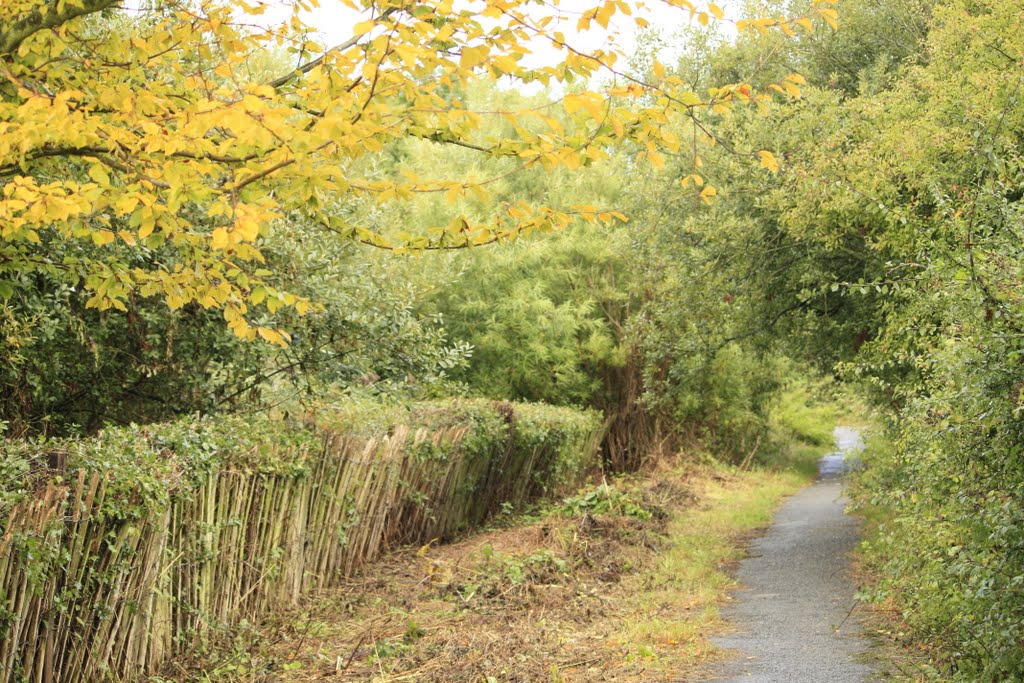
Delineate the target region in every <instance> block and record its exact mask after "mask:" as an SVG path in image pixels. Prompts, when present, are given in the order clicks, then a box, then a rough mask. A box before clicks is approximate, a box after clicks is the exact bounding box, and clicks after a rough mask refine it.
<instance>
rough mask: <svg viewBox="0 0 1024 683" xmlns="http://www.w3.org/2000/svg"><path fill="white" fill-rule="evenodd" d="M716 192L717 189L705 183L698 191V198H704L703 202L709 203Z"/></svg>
mask: <svg viewBox="0 0 1024 683" xmlns="http://www.w3.org/2000/svg"><path fill="white" fill-rule="evenodd" d="M717 194H718V190H716V189H715V188H713V187H711V186H710V185H705V186H704V189H703V190H701V191H700V198H701V199H703V200H704V203H705V204H710V203H711V198H712V197H714V196H715V195H717Z"/></svg>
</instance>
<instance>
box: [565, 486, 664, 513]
mask: <svg viewBox="0 0 1024 683" xmlns="http://www.w3.org/2000/svg"><path fill="white" fill-rule="evenodd" d="M559 511H560V512H562V513H564V514H568V515H574V516H575V515H581V514H584V513H591V514H597V515H602V514H617V515H622V516H625V517H636V518H637V519H645V520H646V519H650V518H651V516H652V514H653V513H652V512H651V510H650V509H649V508H648V507H646V506H644V504H643V501H641V500H638V499H637V498H636V496H635V495H633V494H632V493H631V492H630V491H623V490H622V489H620V488H617V487H613V486H609V485H608V483H607V482H604V483H602V484H601V485H600V486H597V487H594V488H592V489H590V490H589V491H586V492H584V493H581V494H580V495H578V496H573V497H570V498H566V499H564V500H563V501H562V504H561V506H559Z"/></svg>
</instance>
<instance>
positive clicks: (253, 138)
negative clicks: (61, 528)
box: [0, 0, 836, 345]
mask: <svg viewBox="0 0 1024 683" xmlns="http://www.w3.org/2000/svg"><path fill="white" fill-rule="evenodd" d="M345 4H347V5H348V6H350V7H352V8H355V9H361V10H363V11H364V13H365V16H366V17H367V19H366V20H365V21H362V22H360V23H358V24H356V25H355V26H353V27H352V37H351V38H350V39H349V40H347V41H346V42H344V43H342V44H341V45H338V46H335V47H333V48H329V49H325V48H324V46H321V45H317V44H315V43H312V42H309V41H307V40H306V38H305V36H307V35H309V34H310V33H311V31H310V28H309V27H308V26H306V25H305V24H304V23H303V21H302V19H301V11H300V10H301V9H302V6H303V3H296V4H295V6H294V13H293V14H292V16H291V17H289V19H288V20H287V21H286V22H284V23H282V24H280V25H274V26H271V27H269V28H263V27H259V26H258V22H254V21H253V19H252V17H253V16H258V15H260V14H261V13H263V12H264V10H265V6H264V5H262V4H253V3H249V2H245V1H244V0H208V1H191V0H171V1H169V2H153V3H147V4H144V5H143V6H142V8H141V9H139V10H138V11H127V10H123V9H117V8H115V5H114V2H113V1H112V0H66V1H62V2H54V1H53V0H15V1H14V2H5V3H3V6H2V7H0V27H2V28H0V187H2V190H0V237H2V241H0V296H2V297H4V298H8V297H10V296H12V294H13V293H14V292H15V291H17V290H18V289H19V288H23V287H26V286H28V281H29V280H31V279H32V278H38V277H42V278H44V279H55V280H59V281H62V282H64V283H66V284H68V285H69V286H73V287H84V289H85V290H86V291H87V292H88V299H87V302H86V305H87V306H88V307H91V308H98V309H106V308H115V309H120V310H125V309H126V308H127V302H128V299H129V298H130V297H132V296H141V297H161V298H162V299H163V300H164V301H166V303H167V304H168V305H169V306H170V307H171V308H172V309H177V308H180V307H182V306H185V305H186V304H190V303H195V304H198V305H199V306H201V307H203V308H206V309H213V310H220V311H222V313H223V317H224V318H225V319H226V321H227V323H228V325H229V326H230V328H231V329H232V330H233V331H234V332H235V333H236V334H237V335H239V336H241V337H245V338H250V339H251V338H255V337H257V336H260V337H263V338H264V339H266V340H268V341H271V342H275V343H279V344H281V345H285V344H286V343H287V339H288V335H287V334H286V333H285V332H283V331H282V330H279V329H277V325H276V324H275V323H274V322H273V314H274V313H275V312H276V311H278V310H279V309H282V308H285V307H291V308H294V309H295V310H296V311H297V312H298V313H299V314H300V315H301V314H304V313H305V312H307V311H308V310H310V308H311V307H313V306H314V305H316V302H315V301H313V300H310V299H309V298H306V297H303V296H300V295H297V294H295V293H292V292H289V291H285V290H282V289H280V288H278V287H275V286H273V284H272V283H271V282H269V281H268V280H267V276H268V275H270V271H269V270H268V269H267V268H266V267H265V266H264V261H265V255H264V253H263V248H262V241H263V240H264V239H265V238H266V237H267V236H268V235H269V234H270V233H271V232H272V231H273V230H274V229H275V226H277V225H279V224H280V223H281V222H283V221H288V220H293V219H295V218H296V217H301V218H302V219H303V221H305V222H306V223H308V224H312V225H315V226H317V227H318V228H319V229H321V230H325V231H330V232H333V233H337V234H340V235H342V236H344V237H346V238H350V239H352V240H357V241H360V242H365V243H368V244H371V245H374V246H377V247H383V248H387V249H397V250H404V249H444V248H460V247H466V246H471V245H480V244H487V243H491V242H496V241H500V240H504V239H507V238H510V237H514V236H516V235H519V234H522V233H528V232H532V231H538V230H550V229H555V228H559V227H563V226H565V225H567V224H569V223H570V222H571V221H573V220H574V219H576V218H582V219H585V220H589V221H600V220H605V221H607V220H612V219H613V218H616V217H621V215H619V214H616V213H614V212H611V211H599V210H598V208H600V207H597V208H595V207H590V206H557V207H552V206H544V205H530V204H527V203H525V202H524V203H519V204H514V205H513V204H503V205H499V206H497V207H496V208H495V209H494V210H493V211H492V212H491V213H490V215H489V216H487V217H486V218H484V219H474V220H470V218H469V217H467V216H465V215H461V214H460V213H459V212H457V211H452V212H451V214H450V215H449V216H447V220H444V221H442V222H439V223H438V224H436V225H433V226H431V227H430V228H428V229H426V230H425V231H422V232H420V233H419V234H415V235H406V236H404V237H402V236H399V237H397V238H396V237H393V236H389V235H386V234H385V233H386V232H387V231H386V230H383V229H381V228H380V227H379V226H376V225H373V224H372V223H370V224H363V223H359V222H356V221H353V220H352V217H351V216H349V215H348V214H347V213H346V205H347V203H348V202H349V201H350V199H354V198H362V199H365V198H370V199H372V200H373V201H375V202H378V203H380V204H392V203H399V204H400V203H401V202H403V201H407V200H408V199H409V198H411V197H413V196H415V195H419V194H424V193H426V194H430V193H437V194H442V195H445V196H447V197H449V198H451V199H452V200H457V199H458V198H459V197H460V196H462V195H464V194H467V193H475V194H477V195H486V193H487V186H488V180H489V179H488V178H484V177H463V176H460V175H458V174H450V173H448V174H446V173H444V172H440V173H436V174H429V175H419V174H413V173H411V172H403V173H400V174H399V175H398V176H396V177H388V178H383V179H381V178H374V177H372V176H371V175H369V174H367V172H366V162H367V160H368V159H372V158H374V157H375V156H376V155H381V154H383V153H386V151H387V149H388V148H389V147H390V146H392V145H393V144H395V143H396V142H398V141H402V140H408V139H420V140H427V141H430V142H431V143H433V144H437V145H444V146H458V147H461V148H465V149H469V150H472V151H473V152H475V153H477V154H479V155H482V156H483V157H486V158H509V159H514V160H515V161H516V163H517V164H518V166H520V167H530V166H541V167H544V168H548V169H550V168H556V167H565V168H570V169H572V168H576V167H579V166H582V165H587V164H589V163H591V162H593V161H595V160H598V159H602V158H605V157H606V155H607V149H608V148H609V146H611V145H616V144H621V143H623V142H628V143H629V144H632V145H634V147H635V149H636V151H637V153H638V154H639V155H641V156H644V157H646V158H647V159H649V160H650V161H651V162H652V163H654V164H655V165H660V164H662V163H663V161H664V155H666V154H674V153H677V152H679V151H680V149H681V148H683V146H684V141H683V140H684V138H683V136H681V135H680V134H678V133H677V132H674V131H672V130H670V129H668V128H667V127H666V126H665V125H664V124H665V122H666V121H667V120H668V118H669V117H670V116H673V115H675V114H683V115H684V116H686V117H687V119H688V120H689V122H690V128H689V130H688V135H687V142H686V145H690V144H691V143H692V145H694V146H696V145H705V144H714V143H715V141H716V138H715V137H714V134H713V132H712V131H711V130H710V129H709V128H708V126H707V125H706V124H705V122H704V121H703V116H704V114H705V113H706V112H718V113H722V112H726V111H728V110H730V109H731V108H733V107H734V106H736V105H737V104H742V103H748V102H759V103H764V102H766V101H768V100H770V99H771V98H772V97H773V96H774V94H781V95H782V96H784V97H798V96H799V94H800V92H799V85H800V83H801V82H802V79H801V78H800V77H799V76H795V75H786V76H785V77H784V78H783V79H782V80H781V81H780V82H778V83H768V84H764V85H763V87H762V88H761V89H755V88H754V87H753V86H752V85H751V84H749V83H746V82H735V83H722V84H716V85H715V86H713V87H707V85H706V84H703V85H701V87H699V88H698V87H696V86H695V84H693V83H688V82H686V81H684V80H683V79H681V78H679V77H677V76H674V75H671V74H668V73H666V71H665V70H664V69H663V68H662V67H661V66H660V65H659V64H657V63H655V66H654V69H653V71H652V76H651V78H650V79H649V80H642V79H639V78H637V77H634V76H630V75H628V74H627V72H626V71H625V70H622V69H620V68H619V66H618V63H619V58H620V54H619V52H617V51H616V50H614V49H599V50H594V51H590V52H584V51H581V50H578V49H576V48H574V47H573V45H571V44H569V41H568V40H567V38H566V36H565V31H566V30H567V29H566V28H565V27H564V23H565V21H566V17H567V16H568V15H564V14H561V13H560V12H559V10H558V7H557V3H555V4H554V5H548V4H547V3H538V2H532V1H531V0H488V1H487V2H485V3H482V4H481V5H480V7H479V8H477V10H478V11H470V10H469V9H460V8H458V7H456V6H455V5H454V4H453V3H452V2H448V1H446V2H439V3H422V4H421V3H414V2H408V1H406V0H385V1H383V2H364V3H362V4H356V3H354V2H346V3H345ZM670 4H672V5H674V6H676V7H678V8H679V9H680V12H681V15H680V16H681V18H682V17H685V16H686V15H687V14H688V15H689V16H690V17H691V18H692V19H693V20H695V21H696V22H698V23H700V24H707V23H708V22H710V21H719V20H724V19H725V15H724V13H723V11H722V10H721V8H719V7H718V6H717V5H715V4H708V5H706V6H697V5H695V4H693V3H691V2H689V0H672V2H671V3H670ZM632 10H633V5H632V4H631V3H629V2H624V1H621V0H605V1H603V2H594V3H592V4H591V5H590V6H589V7H588V8H587V9H586V10H585V11H584V12H582V13H580V14H578V15H575V14H574V15H572V20H571V21H572V22H573V23H574V25H573V27H572V28H573V29H574V30H577V31H583V32H586V31H590V30H594V31H604V30H606V29H607V27H608V26H609V22H610V21H612V19H613V17H615V16H616V15H631V14H632ZM835 17H836V14H835V10H834V9H832V7H831V4H830V3H829V2H825V1H824V0H814V2H813V3H812V4H811V5H809V6H808V7H806V8H805V11H804V12H802V13H799V14H796V15H794V16H792V17H791V18H786V17H777V18H755V19H750V20H742V21H738V22H736V27H737V28H738V29H739V30H740V31H749V32H759V33H768V32H771V31H778V32H781V33H785V34H789V35H796V34H797V33H809V32H811V31H812V30H813V29H814V26H815V22H824V23H827V24H832V25H834V24H835ZM635 21H637V22H639V23H643V20H642V19H639V18H637V19H635ZM538 43H545V44H548V45H550V46H552V47H553V48H554V49H555V50H556V51H557V52H558V54H559V55H560V56H559V58H558V59H555V60H552V61H553V63H552V64H550V65H546V66H528V65H527V60H525V59H524V58H525V57H526V55H527V54H528V53H529V52H530V50H531V45H536V44H538ZM268 50H279V51H284V52H286V53H289V54H290V55H292V56H293V57H294V58H295V59H296V60H297V62H298V63H299V66H298V67H297V68H285V69H283V70H279V71H275V70H273V68H271V67H270V66H269V65H268V64H267V63H266V62H267V60H266V59H265V56H266V54H267V52H268ZM271 61H272V60H271ZM601 75H603V78H604V80H602V81H600V82H601V83H602V85H600V86H599V87H598V86H593V85H592V84H594V83H597V82H598V81H597V80H596V78H597V77H598V76H601ZM479 78H482V79H489V80H492V81H497V80H499V79H505V80H507V81H508V82H510V83H512V84H516V83H520V84H529V83H534V82H539V83H541V84H545V85H552V86H554V85H556V84H557V85H558V86H559V87H560V88H561V91H562V92H564V93H565V94H564V95H563V96H561V97H560V98H559V99H558V100H557V101H553V102H549V103H548V104H547V105H545V106H542V107H530V108H527V109H522V110H498V111H476V110H472V109H470V108H468V107H467V106H465V105H464V103H463V102H462V101H461V99H460V97H459V94H458V93H459V90H460V88H461V87H463V86H464V85H465V84H466V83H468V82H469V81H471V80H472V79H479ZM574 84H575V85H574ZM579 84H584V85H582V86H580V85H579ZM553 111H560V112H561V113H563V114H565V116H558V117H555V116H552V114H551V112H553ZM498 121H501V122H505V123H506V124H507V127H506V128H503V129H502V134H501V135H500V136H495V135H493V134H492V133H491V131H492V129H493V127H494V126H495V122H498ZM749 154H750V156H751V161H752V162H754V163H758V162H760V163H761V164H762V165H764V166H766V167H769V168H774V167H775V165H776V162H775V160H774V157H773V156H772V155H771V153H770V152H767V151H758V150H751V151H750V152H749ZM702 187H703V190H702V191H703V193H704V194H703V196H704V197H705V198H710V197H711V196H712V195H713V188H709V187H708V186H707V185H702Z"/></svg>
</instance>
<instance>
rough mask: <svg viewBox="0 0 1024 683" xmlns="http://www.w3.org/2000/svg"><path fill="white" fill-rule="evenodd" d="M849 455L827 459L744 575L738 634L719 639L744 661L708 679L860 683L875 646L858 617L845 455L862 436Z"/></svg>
mask: <svg viewBox="0 0 1024 683" xmlns="http://www.w3.org/2000/svg"><path fill="white" fill-rule="evenodd" d="M836 442H837V445H838V447H839V451H837V452H836V453H833V454H831V455H829V456H826V457H825V458H823V459H822V461H821V463H820V465H819V470H820V472H821V476H820V477H819V479H818V481H817V482H816V483H815V484H813V485H812V486H809V487H807V488H806V489H804V490H803V491H801V492H800V493H798V494H796V495H795V496H793V497H792V498H790V499H789V500H788V501H787V502H786V504H785V505H784V506H783V507H782V508H781V509H780V510H779V512H778V514H777V515H776V517H775V521H774V523H773V524H772V526H771V527H770V528H769V529H768V532H767V533H766V534H765V535H764V536H762V537H761V538H759V539H757V540H756V541H754V542H753V543H752V544H751V546H750V556H749V557H748V558H747V559H746V560H744V561H743V563H742V564H741V565H740V569H739V573H738V576H739V580H740V581H741V583H742V585H743V586H744V588H743V590H741V591H739V592H738V593H737V594H736V595H735V596H734V598H735V602H734V603H733V604H731V605H730V606H729V607H727V608H726V609H725V610H724V611H723V613H724V616H725V617H726V618H727V619H729V620H730V621H732V622H733V623H735V624H736V632H734V633H731V634H729V635H727V636H723V637H720V638H716V639H715V642H716V643H717V644H718V645H719V646H720V647H723V648H726V649H729V650H734V651H736V654H735V656H734V657H733V658H731V659H730V660H729V661H727V662H725V663H724V665H723V666H722V667H721V668H720V669H719V670H718V671H717V672H715V675H713V676H709V677H706V678H704V679H703V680H708V681H726V682H729V683H753V682H755V681H756V682H758V683H860V682H862V681H869V680H871V673H872V671H871V668H870V667H869V666H867V665H866V664H864V663H861V662H858V661H857V659H858V658H857V657H856V655H857V654H858V653H863V652H866V651H867V650H868V648H869V643H868V641H867V640H866V639H865V638H864V637H863V635H862V634H861V630H860V626H859V624H858V623H857V619H856V616H855V615H851V614H850V612H851V610H852V609H853V607H854V605H855V601H854V597H853V593H854V585H853V582H852V580H851V578H850V576H849V574H848V569H849V553H850V552H851V551H852V550H853V548H854V546H855V545H856V543H857V540H858V537H859V534H858V529H857V524H856V522H855V521H854V520H853V519H851V518H849V517H847V516H846V515H845V514H844V513H843V507H844V505H845V501H844V500H843V498H842V490H841V483H840V478H841V476H842V474H843V472H844V471H845V470H846V469H847V467H848V465H847V463H846V462H844V460H843V454H844V453H847V452H850V451H852V450H855V449H857V448H858V447H859V444H860V436H859V434H858V432H857V431H856V430H853V429H850V428H845V427H839V428H837V429H836Z"/></svg>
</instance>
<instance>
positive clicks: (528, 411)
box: [0, 401, 602, 683]
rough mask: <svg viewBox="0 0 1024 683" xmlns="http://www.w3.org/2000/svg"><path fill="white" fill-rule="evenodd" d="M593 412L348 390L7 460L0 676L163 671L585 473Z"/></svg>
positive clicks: (7, 453) (123, 431) (3, 461)
mask: <svg viewBox="0 0 1024 683" xmlns="http://www.w3.org/2000/svg"><path fill="white" fill-rule="evenodd" d="M601 432H602V422H601V419H600V416H599V415H597V414H596V413H593V412H583V411H577V410H572V409H567V408H553V407H548V406H537V405H526V404H509V403H492V402H487V401H462V402H445V403H418V404H415V405H413V406H410V407H404V408H403V407H389V408H384V407H381V406H376V405H374V406H367V405H354V406H345V407H340V408H338V409H333V410H327V411H320V412H319V413H317V414H316V415H315V416H314V417H313V418H311V419H308V420H307V421H306V424H301V425H300V424H292V423H288V422H285V421H282V420H276V419H271V418H269V417H265V416H261V417H257V418H248V419H247V418H243V417H216V418H209V417H208V418H193V419H186V420H180V421H178V422H174V423H169V424H159V425H147V426H130V427H117V428H110V429H106V430H104V431H102V432H101V433H99V434H98V435H97V436H95V437H93V438H86V439H80V440H73V441H56V440H49V441H35V442H6V443H4V444H3V457H2V458H0V477H2V479H0V663H3V666H2V668H0V683H8V682H9V681H22V680H32V681H56V680H59V681H63V682H65V683H74V682H76V681H95V680H97V679H103V678H106V677H122V676H130V675H133V674H147V673H151V672H155V671H156V670H158V669H159V667H160V665H161V664H162V663H164V662H165V661H166V660H167V659H168V658H169V657H172V656H174V655H175V654H177V653H180V652H182V651H185V650H188V649H190V648H193V647H195V646H196V645H197V644H199V643H200V642H202V639H203V638H204V636H206V635H207V634H208V633H209V632H210V630H211V629H213V628H218V627H223V626H229V625H231V624H234V623H237V622H238V621H240V620H242V619H250V620H251V619H256V618H259V617H260V616H261V615H263V614H266V613H267V612H268V611H269V610H271V609H274V608H275V607H278V606H282V605H286V604H292V603H294V602H295V601H296V600H297V599H298V598H299V597H300V596H301V595H302V594H303V593H305V592H307V591H310V590H313V589H316V588H321V587H325V586H329V585H331V584H332V583H334V582H338V581H340V580H342V579H344V578H345V577H347V576H349V575H351V574H352V573H353V572H355V571H357V570H358V569H359V568H360V567H361V566H363V565H364V564H365V563H366V562H367V561H369V560H372V559H373V558H375V557H377V556H378V555H379V554H380V553H381V552H382V551H383V550H385V549H387V548H388V547H391V546H394V545H396V544H404V543H423V542H426V541H429V540H432V539H435V538H442V539H443V538H446V537H450V536H452V535H453V534H456V533H458V532H460V531H463V530H465V529H469V528H472V527H473V526H476V525H478V524H480V523H481V522H483V521H484V520H485V519H486V518H487V517H488V515H490V514H492V513H494V512H495V511H497V510H499V509H501V507H502V505H503V504H505V503H511V504H513V505H521V504H523V503H525V502H528V501H531V500H535V499H538V498H540V497H543V496H550V495H555V494H558V493H562V492H564V491H565V490H567V489H569V488H572V487H574V486H577V485H578V484H579V483H580V480H581V479H582V478H583V477H585V476H586V475H587V474H588V473H589V470H590V469H591V468H592V467H593V466H594V465H595V463H596V460H597V458H596V454H597V450H598V446H599V442H600V438H601Z"/></svg>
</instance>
